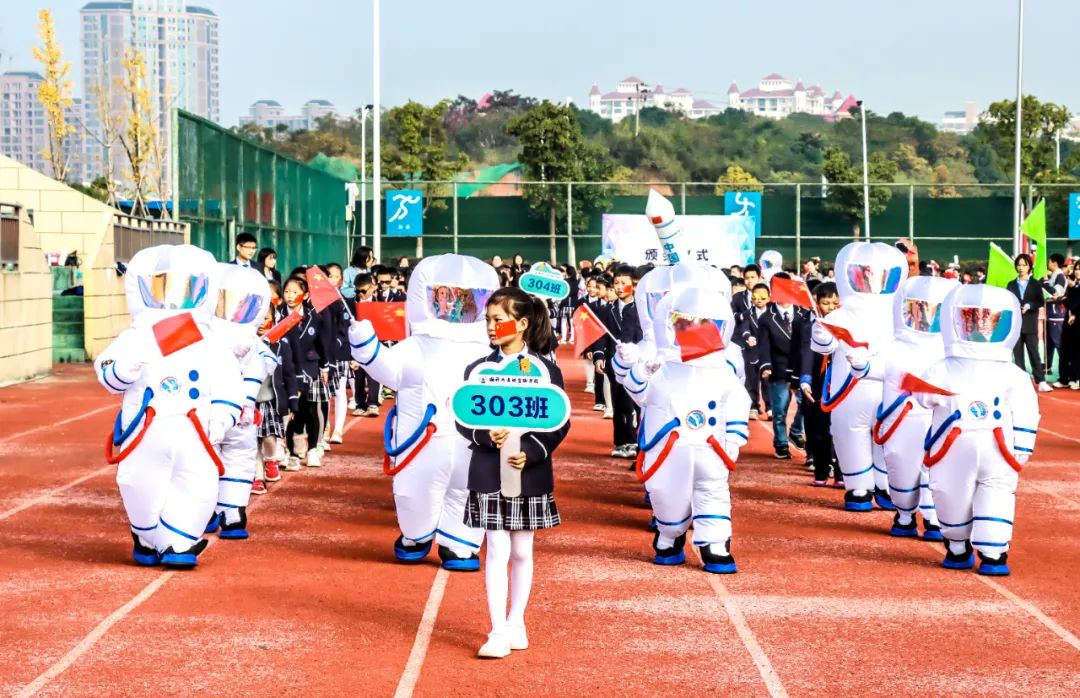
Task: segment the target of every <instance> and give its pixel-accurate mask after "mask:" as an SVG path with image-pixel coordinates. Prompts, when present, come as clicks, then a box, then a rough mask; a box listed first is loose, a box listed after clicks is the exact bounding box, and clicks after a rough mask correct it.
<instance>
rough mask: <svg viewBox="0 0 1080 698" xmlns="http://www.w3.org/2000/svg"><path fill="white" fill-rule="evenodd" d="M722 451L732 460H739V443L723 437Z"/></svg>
mask: <svg viewBox="0 0 1080 698" xmlns="http://www.w3.org/2000/svg"><path fill="white" fill-rule="evenodd" d="M724 453H726V454H727V455H728V458H730V459H731V460H732V461H733V462H734V461H737V460H739V444H737V443H735V442H733V441H732V440H731V439H724Z"/></svg>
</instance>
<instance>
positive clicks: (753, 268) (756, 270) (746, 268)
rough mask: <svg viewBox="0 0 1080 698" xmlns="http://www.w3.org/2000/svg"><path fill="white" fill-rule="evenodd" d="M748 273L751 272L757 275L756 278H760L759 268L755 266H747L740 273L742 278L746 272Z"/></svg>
mask: <svg viewBox="0 0 1080 698" xmlns="http://www.w3.org/2000/svg"><path fill="white" fill-rule="evenodd" d="M748 271H752V272H754V273H755V274H757V275H758V276H761V267H759V266H758V265H756V264H747V265H746V266H745V267H743V270H742V273H743V275H744V276H745V275H746V272H748Z"/></svg>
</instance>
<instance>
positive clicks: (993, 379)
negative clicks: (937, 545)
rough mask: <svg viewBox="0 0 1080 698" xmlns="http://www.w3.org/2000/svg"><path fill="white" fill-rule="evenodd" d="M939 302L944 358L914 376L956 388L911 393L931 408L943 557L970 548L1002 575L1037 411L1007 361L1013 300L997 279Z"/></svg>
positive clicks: (963, 556)
mask: <svg viewBox="0 0 1080 698" xmlns="http://www.w3.org/2000/svg"><path fill="white" fill-rule="evenodd" d="M940 312H941V335H942V339H943V340H944V343H945V358H944V359H942V360H941V361H938V362H937V363H935V364H934V365H933V366H931V367H930V368H929V369H928V370H927V371H926V373H925V374H923V376H922V378H923V379H924V380H925V381H926V382H928V383H930V384H931V385H933V386H937V387H938V388H943V389H944V390H945V391H948V392H952V393H954V395H952V396H945V395H938V394H934V393H918V394H917V399H918V401H919V403H920V404H921V405H922V406H923V407H927V408H930V409H932V410H933V420H932V423H931V427H930V431H929V432H928V433H927V435H926V440H925V443H924V445H925V449H926V456H925V463H926V465H927V466H928V467H929V470H930V491H931V492H932V493H933V496H934V503H935V505H936V506H937V514H938V520H939V523H940V526H941V532H942V534H943V535H944V536H945V542H946V546H947V553H946V556H945V560H944V562H943V563H942V564H943V565H944V566H945V567H948V568H951V569H970V568H971V567H973V566H974V564H975V556H974V555H973V549H974V550H975V551H978V553H979V558H980V560H981V564H980V565H979V569H978V572H979V573H980V574H989V575H1007V574H1009V566H1008V561H1007V558H1008V551H1009V542H1010V540H1011V539H1012V531H1013V519H1014V512H1015V509H1016V485H1017V481H1018V479H1019V473H1020V469H1021V467H1022V466H1023V464H1024V463H1026V462H1027V460H1028V458H1030V457H1031V454H1032V452H1033V450H1034V448H1035V435H1036V432H1037V430H1038V428H1039V419H1040V415H1039V400H1038V395H1037V394H1036V393H1035V389H1034V387H1032V384H1031V378H1030V377H1029V376H1028V375H1027V373H1026V372H1025V371H1024V370H1023V369H1021V368H1019V367H1017V366H1016V365H1015V364H1013V363H1012V349H1013V346H1014V345H1015V344H1016V341H1017V339H1018V337H1019V336H1020V302H1019V301H1018V300H1017V298H1016V297H1015V296H1014V295H1013V294H1012V293H1010V292H1008V291H1006V290H1005V289H1001V288H994V287H992V286H985V285H982V284H980V285H966V286H959V287H957V288H956V289H955V290H953V291H952V292H951V293H950V294H949V295H948V296H946V297H945V301H944V303H943V304H942V309H941V311H940Z"/></svg>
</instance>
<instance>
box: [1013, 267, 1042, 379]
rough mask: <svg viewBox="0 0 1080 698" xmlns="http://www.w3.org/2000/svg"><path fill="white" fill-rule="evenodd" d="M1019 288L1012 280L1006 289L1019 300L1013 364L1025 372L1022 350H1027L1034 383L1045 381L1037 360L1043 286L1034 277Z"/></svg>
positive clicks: (1016, 282)
mask: <svg viewBox="0 0 1080 698" xmlns="http://www.w3.org/2000/svg"><path fill="white" fill-rule="evenodd" d="M1023 286H1024V287H1023V289H1021V288H1020V279H1018V278H1017V279H1013V280H1012V281H1010V282H1009V284H1008V286H1007V287H1006V288H1007V289H1008V290H1009V292H1011V293H1012V294H1013V295H1014V296H1016V297H1017V298H1018V299H1019V300H1020V308H1021V311H1023V310H1024V309H1026V310H1027V312H1021V313H1020V340H1019V341H1018V342H1017V343H1016V345H1015V346H1014V347H1013V362H1014V363H1016V365H1017V366H1019V367H1020V368H1022V369H1024V370H1025V371H1026V370H1027V367H1026V366H1025V365H1024V349H1025V348H1026V349H1027V355H1028V359H1029V360H1030V361H1031V375H1032V377H1033V378H1034V379H1035V382H1036V383H1042V382H1043V381H1045V380H1046V371H1045V370H1044V368H1043V362H1042V359H1041V358H1039V308H1042V307H1043V306H1044V305H1045V304H1046V303H1045V301H1044V300H1043V286H1042V283H1041V282H1039V281H1037V280H1036V279H1035V277H1033V276H1029V277H1028V280H1027V281H1026V282H1024V285H1023Z"/></svg>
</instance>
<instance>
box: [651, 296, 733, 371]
mask: <svg viewBox="0 0 1080 698" xmlns="http://www.w3.org/2000/svg"><path fill="white" fill-rule="evenodd" d="M707 324H712V325H715V326H716V328H717V330H719V337H720V340H721V342H722V346H721V347H718V349H719V350H718V351H714V352H711V353H709V354H706V355H704V356H701V357H699V358H695V359H691V360H689V361H682V359H681V349H682V347H681V346H680V344H679V335H680V334H681V333H683V332H686V331H688V330H692V329H693V328H695V327H701V326H704V325H707ZM734 329H735V317H734V315H733V314H732V311H731V302H730V301H728V300H727V299H725V298H724V296H723V295H722V294H721V293H720V292H719V291H717V290H715V289H708V288H698V287H694V286H687V287H684V288H680V289H676V290H674V291H672V292H671V293H669V294H668V295H666V296H665V297H664V299H663V300H661V301H660V303H659V304H658V305H657V309H656V322H655V325H654V328H653V331H654V333H655V337H656V348H657V353H658V354H660V355H664V356H667V357H669V360H673V361H679V362H680V363H687V364H689V365H692V366H719V365H722V364H723V363H724V362H725V361H726V358H725V356H724V351H723V348H724V347H727V346H729V345H730V344H731V335H732V333H733V332H734Z"/></svg>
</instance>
